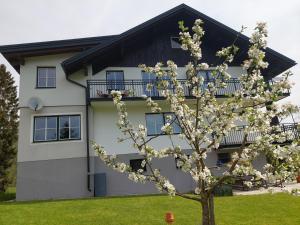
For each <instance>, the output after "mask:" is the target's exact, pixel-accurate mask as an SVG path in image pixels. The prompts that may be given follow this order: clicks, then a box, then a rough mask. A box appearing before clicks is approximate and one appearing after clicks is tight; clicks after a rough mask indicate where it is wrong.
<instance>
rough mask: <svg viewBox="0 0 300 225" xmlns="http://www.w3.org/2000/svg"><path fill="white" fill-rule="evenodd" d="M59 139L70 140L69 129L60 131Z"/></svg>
mask: <svg viewBox="0 0 300 225" xmlns="http://www.w3.org/2000/svg"><path fill="white" fill-rule="evenodd" d="M59 139H69V128H61V129H59Z"/></svg>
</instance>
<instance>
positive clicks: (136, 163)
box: [129, 159, 147, 172]
mask: <svg viewBox="0 0 300 225" xmlns="http://www.w3.org/2000/svg"><path fill="white" fill-rule="evenodd" d="M143 160H144V159H132V160H130V161H129V164H130V167H131V168H132V170H133V171H135V172H137V171H138V170H140V169H141V170H143V171H144V172H146V171H147V169H146V166H144V167H142V162H143Z"/></svg>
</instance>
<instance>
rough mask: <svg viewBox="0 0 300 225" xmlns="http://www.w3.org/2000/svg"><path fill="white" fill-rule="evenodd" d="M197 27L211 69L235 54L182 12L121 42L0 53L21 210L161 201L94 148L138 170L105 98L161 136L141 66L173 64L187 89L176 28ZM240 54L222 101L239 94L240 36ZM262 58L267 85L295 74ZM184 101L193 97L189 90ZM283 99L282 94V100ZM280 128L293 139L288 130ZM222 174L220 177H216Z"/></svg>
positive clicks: (175, 179) (273, 56)
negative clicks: (13, 104) (79, 201)
mask: <svg viewBox="0 0 300 225" xmlns="http://www.w3.org/2000/svg"><path fill="white" fill-rule="evenodd" d="M197 18H200V19H202V20H203V21H204V29H205V32H206V35H205V38H204V40H203V46H202V48H203V56H204V59H203V60H204V61H205V62H208V63H209V65H210V66H212V67H213V66H214V65H216V64H217V63H218V61H217V58H216V57H215V52H216V51H217V50H219V49H221V48H222V47H224V46H228V45H229V44H231V43H232V41H233V40H234V39H235V38H236V36H237V32H236V31H234V30H232V29H231V28H229V27H227V26H225V25H223V24H221V23H219V22H217V21H215V20H213V19H212V18H209V17H208V16H206V15H204V14H202V13H200V12H198V11H196V10H195V9H192V8H190V7H188V6H186V5H179V6H177V7H175V8H173V9H171V10H169V11H167V12H165V13H163V14H161V15H159V16H157V17H155V18H153V19H151V20H149V21H147V22H145V23H143V24H141V25H139V26H137V27H135V28H132V29H130V30H128V31H126V32H124V33H122V34H119V35H111V36H102V37H93V38H82V39H71V40H62V41H51V42H39V43H30V44H17V45H7V46H0V52H1V53H2V54H3V56H4V57H5V58H6V59H7V60H8V61H9V62H10V63H11V64H12V65H13V66H14V67H15V68H16V70H17V71H18V72H19V73H20V90H19V99H20V104H19V105H20V124H19V141H18V164H17V200H33V199H57V198H80V197H92V196H106V195H108V196H110V195H132V194H152V193H157V190H156V189H155V187H154V185H153V184H150V183H146V184H136V183H134V182H132V181H130V180H128V178H127V176H126V175H124V174H120V173H117V172H114V171H112V170H111V169H109V168H107V167H106V166H105V165H104V164H103V162H101V161H100V160H99V159H98V158H97V157H96V156H95V153H94V151H93V149H91V146H90V141H91V140H94V141H96V142H97V143H99V144H101V145H102V146H104V147H105V149H106V150H108V153H110V154H116V155H117V156H118V158H119V159H120V160H122V161H124V162H126V163H128V164H130V165H131V166H132V167H138V166H139V163H140V160H141V159H142V158H141V156H140V155H139V154H137V152H135V151H134V149H133V148H132V146H131V144H130V143H128V142H124V143H118V141H117V137H120V136H121V133H120V131H119V130H118V127H117V126H116V122H117V119H118V117H117V111H116V109H115V107H114V105H113V103H112V98H111V96H110V91H111V90H115V89H117V90H121V92H122V93H123V99H124V100H125V101H126V102H127V107H128V113H129V118H130V119H131V121H133V123H134V124H138V123H142V124H144V125H145V126H147V128H148V135H149V137H150V136H151V135H156V134H159V132H161V131H160V126H161V125H163V123H164V121H165V116H166V115H167V114H169V113H170V112H168V106H167V105H166V106H164V107H163V111H164V113H161V114H153V113H150V111H149V109H148V108H147V107H146V104H145V102H144V100H143V98H142V95H148V96H152V98H153V99H157V100H158V101H160V102H163V101H164V100H163V98H161V97H160V96H159V91H157V90H156V89H155V88H153V89H152V90H150V91H149V90H147V89H146V85H147V84H148V83H152V82H155V80H154V77H153V75H151V74H147V73H144V72H143V71H142V70H141V69H140V68H139V67H138V65H139V64H141V63H144V64H147V65H152V66H153V65H155V64H156V62H166V61H167V60H168V59H172V60H174V61H175V62H176V63H177V64H178V66H179V70H178V71H179V78H180V79H182V82H184V80H185V79H186V74H185V67H184V66H185V64H186V63H187V62H188V60H189V55H188V54H187V53H186V52H184V51H182V50H181V49H180V46H179V44H178V32H179V31H178V21H180V20H184V21H185V22H186V24H188V25H191V24H192V23H193V21H194V20H195V19H197ZM236 44H237V45H238V46H239V47H240V49H241V51H240V53H239V54H238V55H237V57H236V59H235V61H234V62H233V63H232V64H231V65H230V67H229V70H228V72H229V73H230V74H231V75H232V79H231V80H230V81H228V87H227V88H223V89H220V90H219V91H218V97H219V99H220V101H222V98H225V97H226V95H227V94H230V93H232V92H233V91H235V90H237V89H238V88H239V82H238V79H237V78H238V75H239V74H241V73H242V68H241V66H240V65H241V63H242V60H243V59H244V58H245V57H246V53H247V47H248V45H249V41H248V38H247V37H245V36H243V35H240V36H239V37H238V39H237V43H236ZM266 58H267V61H268V62H269V63H270V66H269V68H268V69H267V70H265V71H264V76H265V78H266V80H270V81H271V80H272V79H273V78H274V77H276V76H277V75H279V74H281V73H282V72H283V71H285V70H287V69H289V68H290V67H292V66H294V65H295V64H296V63H295V62H294V61H293V60H291V59H289V58H287V57H285V56H283V55H281V54H280V53H278V52H276V51H274V50H272V49H267V50H266ZM202 76H204V77H205V78H207V79H209V77H210V73H209V71H203V74H202ZM203 88H205V85H204V87H203ZM185 92H186V96H187V98H188V97H190V96H189V95H190V94H189V90H188V89H187V90H185ZM288 95H289V93H288V92H287V93H284V94H283V96H282V98H284V97H287V96H288ZM33 104H36V107H34V105H33ZM240 125H241V131H236V132H234V133H232V134H230V135H228V137H226V138H225V139H224V141H223V145H222V146H223V149H222V151H220V152H212V153H210V155H209V156H208V159H207V160H208V161H209V165H210V166H212V167H213V166H215V165H217V164H218V165H222V164H226V162H228V160H230V152H232V151H233V150H234V149H235V148H236V147H237V146H239V144H240V142H241V137H242V135H241V134H242V128H243V127H242V126H243V125H244V124H242V123H241V124H240ZM286 126H287V127H288V128H289V129H293V127H292V125H286ZM176 129H177V128H176V127H174V130H176ZM178 132H179V131H178ZM174 136H175V137H174V140H175V142H176V143H177V144H180V145H181V146H182V148H183V149H186V151H187V152H189V151H190V150H189V146H188V145H187V144H186V143H185V142H184V141H182V140H180V139H179V138H177V137H176V135H174ZM252 138H255V137H252ZM249 141H251V140H249ZM153 145H154V147H157V148H163V147H167V146H169V145H170V143H169V140H168V138H167V137H166V136H163V135H162V136H161V137H159V138H158V139H156V140H155V141H154V142H153ZM264 161H265V159H264V157H263V156H261V157H259V158H258V159H257V161H256V162H255V166H256V167H257V168H260V167H261V166H262V165H263V163H264ZM154 165H155V166H156V167H158V168H160V169H161V171H162V173H163V174H165V175H166V176H167V177H168V178H170V181H171V182H172V183H174V184H175V186H176V187H178V188H179V190H180V191H182V192H189V191H191V190H193V187H194V184H193V181H192V179H191V178H190V176H189V175H187V174H184V173H183V172H182V171H181V170H180V169H178V168H177V166H176V160H174V159H173V158H166V159H161V160H157V161H154ZM221 167H222V166H221ZM146 172H147V171H145V173H146ZM221 172H222V169H221V170H217V169H216V171H215V174H216V175H218V174H219V173H221Z"/></svg>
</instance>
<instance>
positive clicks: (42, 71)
mask: <svg viewBox="0 0 300 225" xmlns="http://www.w3.org/2000/svg"><path fill="white" fill-rule="evenodd" d="M36 87H37V88H55V87H56V68H55V67H38V68H37V84H36Z"/></svg>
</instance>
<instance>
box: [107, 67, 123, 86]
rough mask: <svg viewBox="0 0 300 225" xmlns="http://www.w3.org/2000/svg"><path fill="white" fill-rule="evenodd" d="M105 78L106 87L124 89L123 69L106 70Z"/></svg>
mask: <svg viewBox="0 0 300 225" xmlns="http://www.w3.org/2000/svg"><path fill="white" fill-rule="evenodd" d="M106 80H107V81H108V87H107V88H108V89H110V90H124V89H125V86H124V72H123V71H107V74H106Z"/></svg>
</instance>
